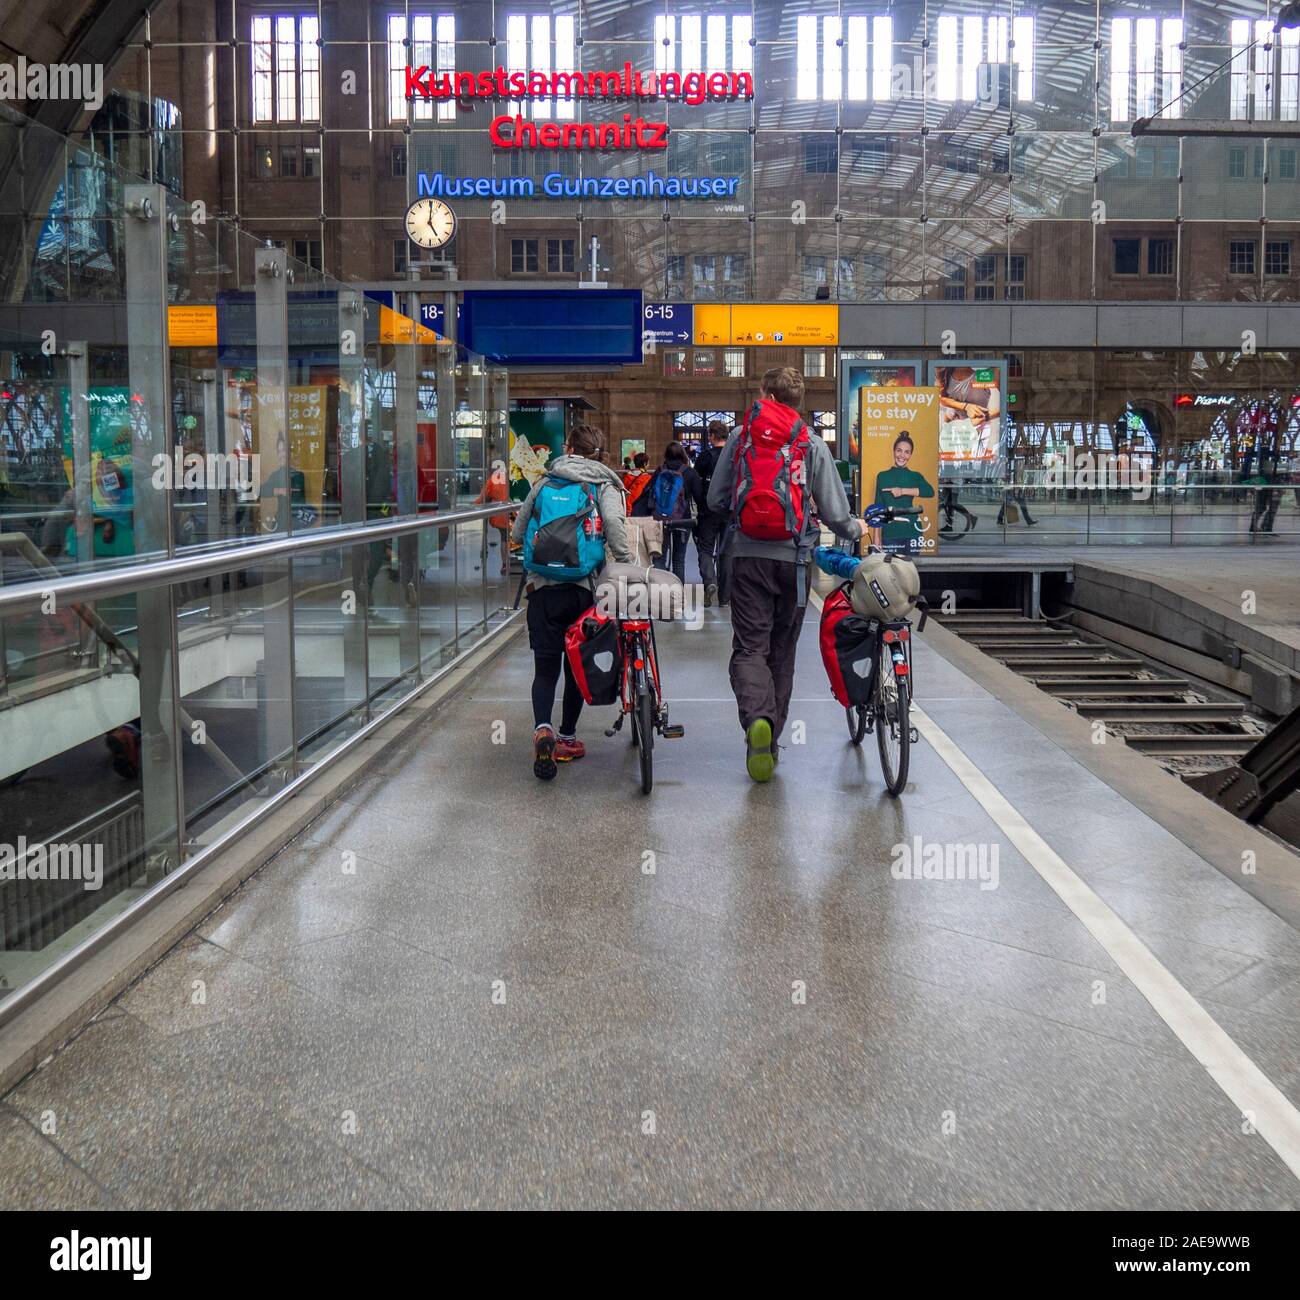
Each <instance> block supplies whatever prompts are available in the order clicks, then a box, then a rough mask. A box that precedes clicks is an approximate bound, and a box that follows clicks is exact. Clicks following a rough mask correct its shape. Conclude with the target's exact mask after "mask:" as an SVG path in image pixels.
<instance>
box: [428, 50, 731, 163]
mask: <svg viewBox="0 0 1300 1300" xmlns="http://www.w3.org/2000/svg"><path fill="white" fill-rule="evenodd" d="M406 97H407V99H431V100H448V99H457V100H461V101H462V102H469V101H472V100H475V99H551V98H555V99H565V100H574V99H624V100H626V99H633V100H657V99H665V100H679V101H680V102H682V103H684V104H689V105H691V106H698V105H700V104H704V103H707V102H709V101H726V100H735V99H752V98H753V97H754V79H753V77H752V75H751V74H750V73H748V72H710V73H703V72H685V73H682V72H640V71H638V70H637V69H635V68H634V67H633V66H632V64H631V63H624V64H623V67H622V68H621V69H619V70H618V71H616V72H611V71H596V72H531V73H525V72H509V71H507V70H506V69H505V68H501V67H498V68H495V69H494V70H492V71H490V72H488V71H484V72H443V73H438V74H435V73H433V72H431V71H430V70H429V68H428V67H427V66H426V65H421V66H420V67H418V68H411V67H408V68H407V69H406ZM488 138H489V139H490V140H491V142H492V144H493V146H494V147H495V148H497V149H667V148H668V123H667V122H648V121H646V119H645V118H643V117H640V116H637V117H633V116H632V114H631V113H624V114H623V120H622V121H621V122H533V121H531V120H529V119H528V118H526V117H523V116H522V115H520V114H514V115H511V114H509V113H505V114H502V115H501V116H499V117H494V118H493V119H492V121H491V123H490V124H489V126H488Z"/></svg>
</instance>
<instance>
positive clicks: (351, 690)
mask: <svg viewBox="0 0 1300 1300" xmlns="http://www.w3.org/2000/svg"><path fill="white" fill-rule="evenodd" d="M338 310H339V403H338V420H339V432H338V436H339V495H340V498H341V500H342V509H343V520H342V522H343V523H345V524H363V523H365V521H366V442H365V429H364V422H365V391H364V383H365V325H366V318H365V304H364V303H363V301H362V297H361V294H360V293H358V292H357V291H356V290H355V289H340V290H339V293H338ZM372 545H382V543H372ZM367 550H368V548H367V547H365V546H356V545H353V546H350V547H348V549H347V552H346V553H345V554H344V555H343V556H342V557H341V558H342V561H343V576H344V581H345V582H346V583H347V584H348V585H349V587H350V588H351V590H352V592H353V595H354V597H355V602H356V610H355V613H353V614H352V615H351V617H349V616H347V615H344V616H343V617H344V623H343V691H344V699H345V700H346V701H347V702H348V703H349V704H352V703H353V702H357V703H364V702H365V701H366V700H367V698H368V696H369V694H370V686H369V682H370V667H369V659H368V651H369V634H368V627H367V623H368V614H369V609H370V601H369V598H368V597H369V590H368V587H369V574H368V558H369V557H368V554H367ZM369 716H370V710H369V706H368V705H367V707H366V717H367V718H368V717H369Z"/></svg>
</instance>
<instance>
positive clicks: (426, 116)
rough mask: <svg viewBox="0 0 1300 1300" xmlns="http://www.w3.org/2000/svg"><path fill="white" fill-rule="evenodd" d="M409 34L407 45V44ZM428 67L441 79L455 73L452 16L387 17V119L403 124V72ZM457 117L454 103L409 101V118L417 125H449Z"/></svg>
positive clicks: (419, 99)
mask: <svg viewBox="0 0 1300 1300" xmlns="http://www.w3.org/2000/svg"><path fill="white" fill-rule="evenodd" d="M408 31H409V32H410V40H411V43H410V46H409V48H408V46H407V45H406V43H405V42H406V39H407V32H408ZM408 67H411V68H428V70H429V73H430V75H437V76H438V77H439V78H441V77H442V76H443V75H444V74H445V75H446V76H448V77H450V76H453V75H454V74H455V71H456V19H455V16H454V15H453V14H438V15H437V16H436V17H435V16H434V15H433V14H411V15H410V25H409V28H408V25H407V15H406V14H404V13H401V14H389V15H388V120H389V121H390V122H404V121H406V103H407V101H406V69H407V68H408ZM455 116H456V101H455V100H454V99H451V98H448V99H443V100H437V101H434V100H431V99H425V98H424V96H422V95H417V96H415V97H414V98H413V99H412V100H411V118H412V120H413V121H416V122H428V121H432V120H433V119H434V118H435V117H436V118H437V120H438V121H439V122H450V121H452V120H454V118H455Z"/></svg>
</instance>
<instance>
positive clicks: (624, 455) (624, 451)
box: [618, 438, 645, 465]
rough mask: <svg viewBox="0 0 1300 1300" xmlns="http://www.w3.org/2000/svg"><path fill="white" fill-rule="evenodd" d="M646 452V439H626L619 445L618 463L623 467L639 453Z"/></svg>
mask: <svg viewBox="0 0 1300 1300" xmlns="http://www.w3.org/2000/svg"><path fill="white" fill-rule="evenodd" d="M642 451H645V439H644V438H624V439H623V441H622V443H621V444H620V445H619V453H618V463H619V464H620V465H621V464H622V463H623V462H624V461H625V460H631V459H632V457H633V456H635V455H636V454H637V453H638V452H642Z"/></svg>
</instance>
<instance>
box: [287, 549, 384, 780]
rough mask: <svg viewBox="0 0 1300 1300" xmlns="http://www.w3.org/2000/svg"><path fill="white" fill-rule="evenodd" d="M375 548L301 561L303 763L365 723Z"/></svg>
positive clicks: (296, 669) (297, 683)
mask: <svg viewBox="0 0 1300 1300" xmlns="http://www.w3.org/2000/svg"><path fill="white" fill-rule="evenodd" d="M370 555H371V548H370V546H368V545H360V546H347V547H338V548H336V549H332V550H328V551H317V552H315V553H313V554H311V555H307V556H303V557H301V558H300V559H297V560H295V561H294V565H293V579H294V601H293V675H294V700H295V714H296V716H295V725H296V728H297V735H298V761H299V766H300V768H301V767H302V766H303V765H305V764H310V763H312V762H315V761H316V760H317V759H318V758H320V757H322V756H323V755H325V754H328V753H330V752H331V751H332V750H334V749H335V748H337V747H338V745H339V744H340V743H342V742H343V741H344V740H346V739H347V738H348V737H349V736H350V735H352V734H354V733H355V732H356V731H357V730H358V729H359V728H360V727H361V726H364V725H365V722H366V718H367V711H366V696H367V694H368V693H369V692H368V687H367V682H366V649H367V646H366V612H367V600H366V594H365V593H366V583H367V565H368V563H369V560H370Z"/></svg>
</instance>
